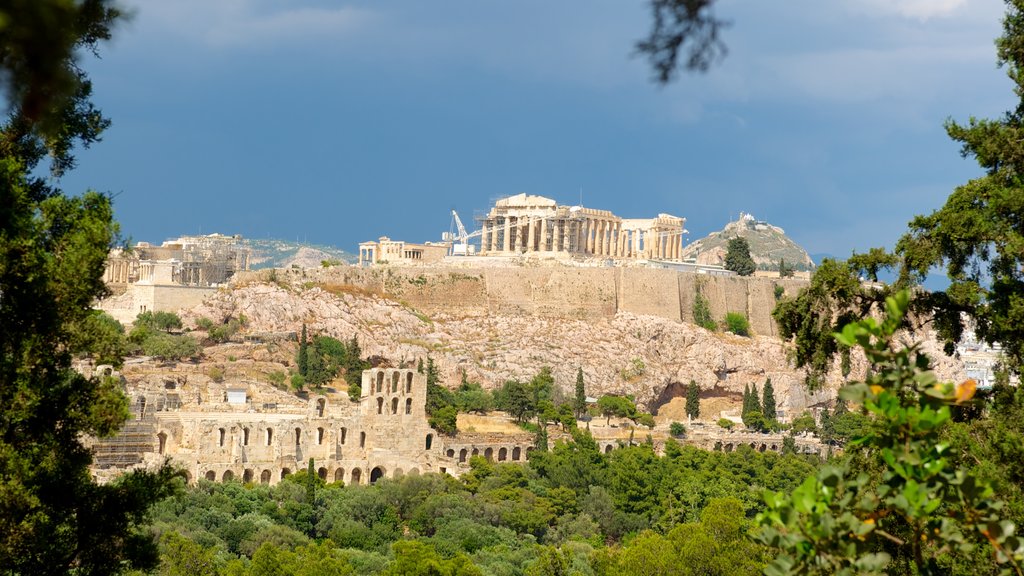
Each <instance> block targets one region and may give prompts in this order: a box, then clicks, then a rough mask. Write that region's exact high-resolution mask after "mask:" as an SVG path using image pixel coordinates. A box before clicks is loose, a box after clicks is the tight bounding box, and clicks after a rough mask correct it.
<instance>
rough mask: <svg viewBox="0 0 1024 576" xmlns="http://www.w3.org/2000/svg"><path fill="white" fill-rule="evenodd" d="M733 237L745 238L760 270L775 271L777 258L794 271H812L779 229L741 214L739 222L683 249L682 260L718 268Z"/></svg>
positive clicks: (811, 265) (806, 258) (797, 247)
mask: <svg viewBox="0 0 1024 576" xmlns="http://www.w3.org/2000/svg"><path fill="white" fill-rule="evenodd" d="M737 236H740V237H743V238H746V239H747V242H748V243H749V244H750V255H751V256H752V257H753V258H754V263H755V264H757V267H758V269H760V270H778V269H779V260H780V259H785V260H786V265H787V266H792V267H793V268H795V269H797V270H813V269H814V268H815V264H814V261H813V260H811V257H810V256H809V255H808V254H807V251H806V250H804V249H803V248H802V247H801V246H800V245H799V244H797V243H796V242H793V241H792V240H790V239H789V237H788V236H786V232H785V231H784V230H783V229H782V228H779V227H778V226H772V225H771V224H769V223H767V222H764V221H759V220H757V219H755V218H754V217H753V216H752V215H750V214H743V213H740V218H739V220H736V221H735V222H730V223H728V224H726V225H725V228H723V229H722V230H720V231H718V232H712V233H711V234H709V235H708V236H706V237H704V238H701V239H700V240H697V241H695V242H692V243H691V244H689V245H687V246H686V247H685V248H683V254H682V255H683V258H694V259H696V261H697V263H698V264H717V265H722V264H724V263H725V252H726V247H727V246H728V244H729V240H731V239H732V238H735V237H737Z"/></svg>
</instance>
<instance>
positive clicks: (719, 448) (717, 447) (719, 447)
mask: <svg viewBox="0 0 1024 576" xmlns="http://www.w3.org/2000/svg"><path fill="white" fill-rule="evenodd" d="M721 451H722V443H721V442H715V452H721Z"/></svg>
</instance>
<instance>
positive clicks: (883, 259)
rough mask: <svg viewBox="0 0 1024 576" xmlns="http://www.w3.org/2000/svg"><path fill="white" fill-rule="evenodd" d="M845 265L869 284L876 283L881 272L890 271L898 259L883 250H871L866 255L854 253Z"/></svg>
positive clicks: (897, 262)
mask: <svg viewBox="0 0 1024 576" xmlns="http://www.w3.org/2000/svg"><path fill="white" fill-rule="evenodd" d="M846 264H847V265H848V266H849V267H850V268H851V269H852V270H853V272H854V273H855V274H857V275H858V276H860V277H862V278H864V279H866V280H870V281H871V282H878V273H879V272H881V271H882V270H891V269H892V268H893V267H895V266H896V265H897V264H899V258H898V257H897V256H896V255H895V254H889V253H888V252H886V250H885V248H871V249H870V250H868V252H867V253H866V254H857V253H856V252H854V253H853V255H851V256H850V258H849V259H847V261H846Z"/></svg>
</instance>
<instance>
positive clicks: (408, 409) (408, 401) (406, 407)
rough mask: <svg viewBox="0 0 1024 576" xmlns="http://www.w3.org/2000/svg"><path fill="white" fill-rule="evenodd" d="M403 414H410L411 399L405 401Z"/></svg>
mask: <svg viewBox="0 0 1024 576" xmlns="http://www.w3.org/2000/svg"><path fill="white" fill-rule="evenodd" d="M405 413H406V414H412V398H406V399H405Z"/></svg>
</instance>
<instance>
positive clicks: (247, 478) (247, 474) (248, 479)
mask: <svg viewBox="0 0 1024 576" xmlns="http://www.w3.org/2000/svg"><path fill="white" fill-rule="evenodd" d="M252 478H253V471H252V469H251V468H247V469H246V470H245V471H244V472H242V482H245V483H246V484H251V483H252Z"/></svg>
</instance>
